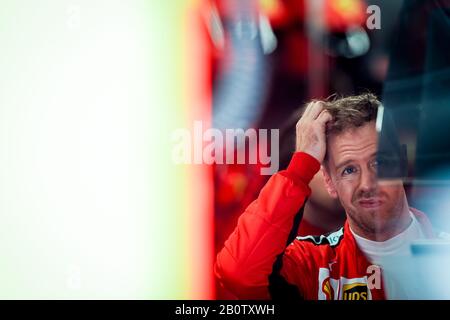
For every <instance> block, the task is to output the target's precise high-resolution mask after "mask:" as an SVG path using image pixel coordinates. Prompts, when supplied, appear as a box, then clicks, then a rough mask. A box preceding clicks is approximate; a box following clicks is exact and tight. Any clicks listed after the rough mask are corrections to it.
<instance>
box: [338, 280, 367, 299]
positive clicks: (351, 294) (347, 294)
mask: <svg viewBox="0 0 450 320" xmlns="http://www.w3.org/2000/svg"><path fill="white" fill-rule="evenodd" d="M367 290H368V289H367V284H366V283H351V284H344V285H343V287H342V292H343V295H342V299H343V300H367V297H368V294H367Z"/></svg>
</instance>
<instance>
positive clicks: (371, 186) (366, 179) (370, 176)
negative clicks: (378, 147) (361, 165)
mask: <svg viewBox="0 0 450 320" xmlns="http://www.w3.org/2000/svg"><path fill="white" fill-rule="evenodd" d="M377 188H378V179H377V173H376V171H375V170H371V169H363V170H361V174H360V180H359V189H360V192H363V193H373V192H374V191H376V190H377Z"/></svg>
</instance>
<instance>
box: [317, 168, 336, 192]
mask: <svg viewBox="0 0 450 320" xmlns="http://www.w3.org/2000/svg"><path fill="white" fill-rule="evenodd" d="M321 171H322V174H323V182H324V183H325V189H327V191H328V194H329V195H330V197H331V198H333V199H337V198H338V194H337V191H336V188H335V187H334V183H333V181H332V180H331V176H330V173H329V172H328V170H327V168H325V167H324V166H322V167H321Z"/></svg>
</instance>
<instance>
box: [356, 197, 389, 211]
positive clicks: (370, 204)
mask: <svg viewBox="0 0 450 320" xmlns="http://www.w3.org/2000/svg"><path fill="white" fill-rule="evenodd" d="M358 204H359V205H360V206H361V207H362V208H365V209H376V208H379V207H381V205H382V204H383V201H381V199H379V198H368V199H363V200H359V201H358Z"/></svg>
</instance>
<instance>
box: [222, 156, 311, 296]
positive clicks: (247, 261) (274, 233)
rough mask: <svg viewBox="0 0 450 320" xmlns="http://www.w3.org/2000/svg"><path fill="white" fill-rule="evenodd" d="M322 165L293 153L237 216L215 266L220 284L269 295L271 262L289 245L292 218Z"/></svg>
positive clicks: (245, 292) (240, 291) (240, 293)
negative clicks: (286, 164) (284, 168)
mask: <svg viewBox="0 0 450 320" xmlns="http://www.w3.org/2000/svg"><path fill="white" fill-rule="evenodd" d="M319 168H320V164H319V162H318V161H317V160H316V159H315V158H314V157H312V156H310V155H309V154H306V153H303V152H297V153H295V154H294V156H293V157H292V160H291V162H290V164H289V166H288V168H287V170H283V171H280V172H278V173H276V174H275V175H273V176H272V177H271V178H270V179H269V181H268V182H267V184H266V185H265V186H264V188H263V189H262V190H261V192H260V194H259V196H258V198H257V199H256V200H255V201H253V202H252V203H251V204H250V205H249V206H248V208H247V209H246V210H245V212H244V213H243V214H242V215H241V216H240V217H239V220H238V225H237V227H236V229H235V230H234V231H233V233H232V234H231V235H230V237H229V238H228V240H227V241H226V242H225V245H224V247H223V248H222V250H221V251H220V252H219V254H218V256H217V260H216V264H215V267H214V269H215V274H216V276H217V277H218V279H219V281H220V283H221V285H223V286H224V287H225V288H227V289H228V290H229V291H231V292H232V293H234V294H235V295H236V296H237V297H238V298H241V299H269V298H270V296H269V291H268V285H269V280H268V278H269V275H270V274H271V272H272V266H273V264H274V262H275V259H276V257H277V256H278V255H279V254H280V253H282V252H283V251H284V250H285V248H286V242H287V239H288V236H289V232H290V230H291V228H292V226H293V222H294V217H295V215H296V214H297V212H298V210H299V209H300V208H301V207H302V206H303V204H304V202H305V199H306V198H307V197H308V196H309V195H310V193H311V190H310V188H309V187H308V184H309V182H310V181H311V179H312V178H313V177H314V175H315V174H316V173H317V171H318V170H319Z"/></svg>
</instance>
